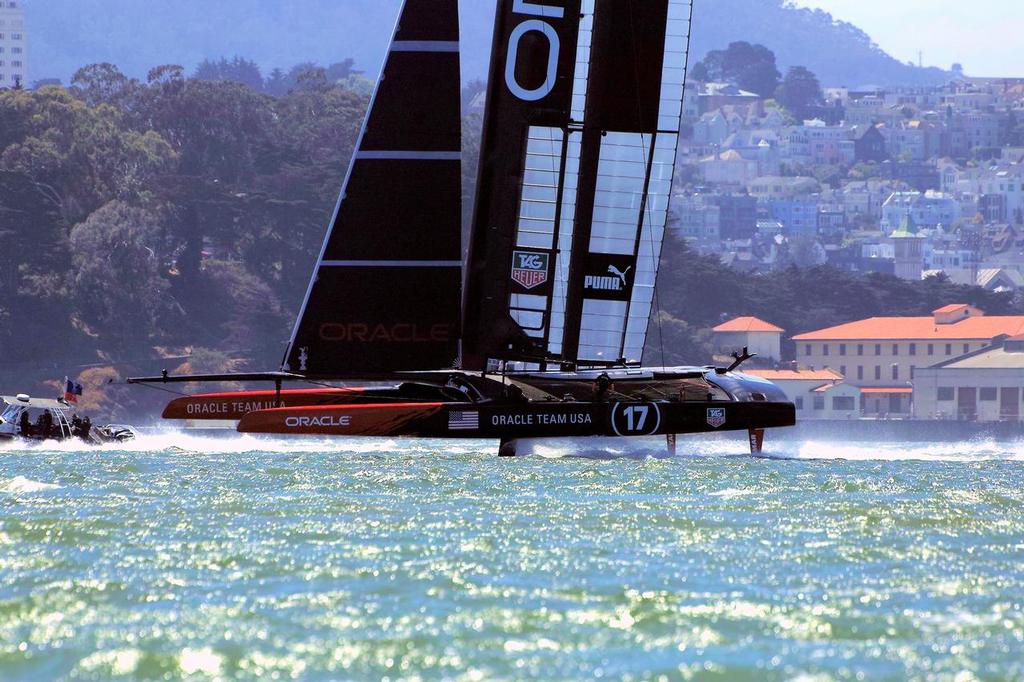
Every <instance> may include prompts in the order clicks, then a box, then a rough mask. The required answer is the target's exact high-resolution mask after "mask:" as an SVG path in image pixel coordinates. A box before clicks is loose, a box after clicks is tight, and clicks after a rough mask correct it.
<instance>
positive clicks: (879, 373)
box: [875, 365, 882, 381]
mask: <svg viewBox="0 0 1024 682" xmlns="http://www.w3.org/2000/svg"><path fill="white" fill-rule="evenodd" d="M881 380H882V367H881V366H880V365H875V381H881Z"/></svg>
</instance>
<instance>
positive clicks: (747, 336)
mask: <svg viewBox="0 0 1024 682" xmlns="http://www.w3.org/2000/svg"><path fill="white" fill-rule="evenodd" d="M711 331H712V333H713V335H714V340H713V343H714V347H715V354H716V355H732V354H733V353H736V352H740V351H742V350H743V349H744V348H746V349H748V350H749V351H750V352H751V353H755V354H757V356H758V357H757V360H758V361H759V362H761V363H767V364H770V365H771V364H776V363H778V362H780V361H781V360H782V335H783V333H785V330H783V329H782V328H780V327H776V326H775V325H774V324H771V323H770V322H765V321H764V320H759V319H758V318H756V317H737V318H736V319H733V320H729V321H728V322H725V323H723V324H720V325H718V326H717V327H715V328H714V329H712V330H711Z"/></svg>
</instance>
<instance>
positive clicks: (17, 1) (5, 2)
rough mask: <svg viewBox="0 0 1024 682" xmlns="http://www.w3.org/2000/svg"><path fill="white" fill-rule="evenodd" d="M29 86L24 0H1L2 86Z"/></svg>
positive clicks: (0, 75) (0, 84) (0, 63)
mask: <svg viewBox="0 0 1024 682" xmlns="http://www.w3.org/2000/svg"><path fill="white" fill-rule="evenodd" d="M19 83H20V84H21V85H23V86H26V87H27V86H28V40H27V38H26V35H25V10H24V9H23V8H22V0H0V88H12V87H14V86H15V85H18V84H19Z"/></svg>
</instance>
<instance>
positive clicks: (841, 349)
mask: <svg viewBox="0 0 1024 682" xmlns="http://www.w3.org/2000/svg"><path fill="white" fill-rule="evenodd" d="M839 354H840V355H846V344H845V343H841V344H839Z"/></svg>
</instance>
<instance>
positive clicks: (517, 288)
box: [131, 0, 795, 455]
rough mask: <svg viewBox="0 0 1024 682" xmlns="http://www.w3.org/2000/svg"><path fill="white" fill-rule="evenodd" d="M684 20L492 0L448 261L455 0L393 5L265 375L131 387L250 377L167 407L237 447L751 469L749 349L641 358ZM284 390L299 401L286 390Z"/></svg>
mask: <svg viewBox="0 0 1024 682" xmlns="http://www.w3.org/2000/svg"><path fill="white" fill-rule="evenodd" d="M692 14H693V8H692V0H532V1H528V0H499V3H498V11H497V18H496V24H495V33H494V47H493V55H492V63H491V75H490V82H489V85H488V90H487V104H486V110H485V115H484V121H483V137H482V142H481V147H480V167H479V181H478V185H477V195H476V206H475V213H474V219H473V224H472V233H471V235H470V239H469V248H468V253H467V254H466V256H465V257H464V255H463V250H462V241H463V238H462V228H461V226H462V201H463V199H462V193H461V176H462V129H461V125H462V120H461V102H460V89H461V73H460V63H459V60H460V47H459V45H460V42H459V17H458V1H457V0H405V2H404V4H403V6H402V8H401V13H400V16H399V20H398V25H397V28H396V30H395V32H394V35H393V39H392V42H391V46H390V50H389V52H388V55H387V58H386V61H385V65H384V68H383V72H382V75H381V78H380V80H379V82H378V85H377V88H376V91H375V93H374V95H373V98H372V100H371V104H370V108H369V111H368V113H367V116H366V120H365V123H364V127H363V130H362V133H361V135H360V138H359V141H358V145H357V147H356V151H355V153H354V156H353V158H352V161H351V164H350V166H349V169H348V174H347V177H346V178H345V180H344V184H343V188H342V192H341V197H340V199H339V201H338V204H337V207H336V209H335V212H334V216H333V218H332V221H331V224H330V226H329V229H328V232H327V236H326V238H325V240H324V244H323V249H322V251H321V253H320V255H319V257H318V260H317V264H316V270H315V272H314V275H313V277H312V280H311V282H310V285H309V290H308V292H307V294H306V297H305V300H304V301H303V304H302V307H301V311H300V313H299V316H298V319H297V321H296V324H295V328H294V331H293V333H292V336H291V340H290V342H289V344H288V349H287V351H286V353H285V357H284V361H283V363H282V367H281V369H280V371H276V372H268V373H256V374H243V375H227V376H209V375H208V376H170V375H169V374H167V373H166V372H164V374H163V375H161V376H157V377H147V378H140V379H133V380H131V381H132V382H133V383H149V384H153V383H158V384H161V383H185V382H216V381H225V380H231V381H252V382H263V381H266V382H271V383H272V384H273V388H272V389H270V390H266V391H254V392H241V393H238V392H236V393H219V394H217V393H215V394H206V395H191V396H187V397H182V398H179V399H177V400H175V401H173V402H172V403H171V404H170V405H168V407H167V409H166V411H165V412H164V417H165V418H168V419H190V420H205V419H209V420H237V421H238V431H240V432H243V433H262V434H295V435H337V436H381V437H403V436H409V437H436V438H479V439H498V440H500V441H501V449H500V454H502V455H514V454H515V452H516V441H517V440H519V439H549V438H562V437H581V436H610V437H634V436H656V435H658V436H667V437H668V439H669V444H670V446H671V447H674V443H675V436H676V434H684V433H707V432H716V431H746V432H748V435H749V441H750V446H751V449H752V451H753V452H755V453H759V452H760V451H761V448H762V445H763V441H764V433H765V429H768V428H774V427H785V426H791V425H793V424H794V423H795V408H794V406H793V404H792V403H790V402H789V401H788V399H787V398H786V396H785V395H784V394H783V392H782V391H781V390H780V389H779V388H777V387H776V386H774V385H773V384H771V383H769V382H767V381H764V380H761V379H758V378H756V377H752V376H749V375H745V374H743V373H742V372H739V371H738V369H739V367H740V366H741V365H742V363H743V362H744V361H746V360H748V359H749V358H750V356H749V355H747V354H746V353H745V352H744V353H743V354H737V357H736V362H734V363H733V364H732V366H730V367H727V368H716V367H658V366H655V367H644V366H643V365H642V360H643V353H644V348H645V345H646V344H647V336H648V327H649V326H651V325H650V322H651V318H652V311H653V310H654V309H655V307H656V295H655V283H656V279H657V273H658V268H659V264H660V259H661V251H662V242H663V240H664V238H665V233H666V227H667V222H668V217H669V200H670V195H671V189H672V180H673V173H674V168H675V161H676V154H677V148H678V142H679V130H680V123H681V112H682V104H683V90H684V86H685V80H686V69H687V56H688V50H689V39H690V25H691V19H692ZM678 267H685V264H678ZM653 329H655V330H656V329H657V327H656V326H654V327H653ZM662 364H664V363H662ZM298 382H306V384H307V385H311V386H314V388H312V389H302V388H300V389H290V390H285V389H284V388H283V386H284V385H285V384H292V383H298ZM338 382H346V384H348V386H347V387H344V388H338V387H336V386H335V385H333V384H337V383H338ZM352 382H357V383H364V384H366V385H365V386H361V387H356V388H352V387H351V383H352Z"/></svg>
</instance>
